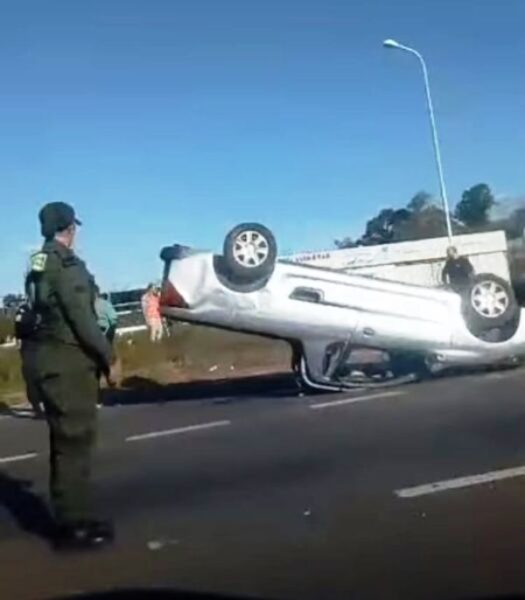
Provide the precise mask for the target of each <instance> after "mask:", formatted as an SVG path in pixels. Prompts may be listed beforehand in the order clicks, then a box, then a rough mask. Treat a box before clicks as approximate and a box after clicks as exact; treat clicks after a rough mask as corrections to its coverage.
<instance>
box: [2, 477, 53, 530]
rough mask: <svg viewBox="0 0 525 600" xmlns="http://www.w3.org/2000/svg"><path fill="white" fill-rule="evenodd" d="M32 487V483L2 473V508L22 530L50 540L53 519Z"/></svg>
mask: <svg viewBox="0 0 525 600" xmlns="http://www.w3.org/2000/svg"><path fill="white" fill-rule="evenodd" d="M31 486H32V483H31V482H30V481H26V480H23V479H15V478H13V477H11V476H10V475H7V474H5V473H0V507H4V508H5V509H6V510H7V511H8V512H9V514H10V515H11V517H12V518H13V520H14V521H15V522H16V523H17V525H18V526H19V527H20V529H22V530H23V531H26V532H27V533H30V534H32V535H34V536H37V537H40V538H43V539H45V540H49V539H50V537H51V535H52V533H53V517H52V515H51V513H50V512H49V509H48V507H47V504H46V503H45V502H44V500H43V499H42V498H41V497H40V496H39V495H38V494H35V493H34V492H33V491H32V490H31Z"/></svg>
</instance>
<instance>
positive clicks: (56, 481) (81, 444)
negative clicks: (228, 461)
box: [26, 202, 114, 550]
mask: <svg viewBox="0 0 525 600" xmlns="http://www.w3.org/2000/svg"><path fill="white" fill-rule="evenodd" d="M39 217H40V224H41V230H42V235H43V237H44V238H45V243H44V245H43V247H42V251H41V252H39V253H37V254H35V255H33V256H32V258H31V271H30V273H29V275H28V281H27V284H26V287H27V288H28V289H31V290H32V292H31V296H32V307H33V310H34V311H35V313H36V315H37V318H36V319H35V322H36V325H35V332H34V333H33V335H32V336H31V337H32V340H34V341H35V344H36V353H35V357H34V365H33V366H34V368H33V369H31V373H30V375H29V377H30V378H31V382H30V383H31V384H32V385H33V386H34V388H35V389H36V390H37V393H38V395H39V396H40V400H41V401H42V403H43V405H44V407H45V411H46V418H47V422H48V426H49V441H50V494H51V500H52V505H53V508H54V513H55V518H56V523H57V528H56V538H55V544H56V546H57V548H58V549H61V550H68V549H90V548H96V547H100V546H102V545H104V544H106V543H108V542H110V541H112V539H113V536H114V534H113V528H112V526H111V524H110V523H106V522H103V521H98V520H95V519H93V515H92V513H91V503H90V467H91V452H92V449H93V446H94V442H95V434H96V413H97V410H96V406H97V401H98V396H99V391H100V390H99V377H100V374H101V373H102V374H104V375H105V376H106V377H107V378H108V382H109V383H110V384H113V383H114V381H113V375H114V371H113V369H112V366H111V365H112V363H113V358H112V350H111V347H110V345H109V344H108V342H107V340H106V338H105V337H104V335H103V334H102V333H101V331H100V329H99V327H98V325H97V319H96V316H95V310H94V284H93V278H92V277H91V275H90V273H89V272H88V270H87V269H86V266H85V264H84V263H83V262H82V261H81V260H80V259H79V258H78V257H77V256H76V255H75V253H74V252H73V246H74V242H75V237H76V232H77V227H78V226H79V225H80V224H81V223H80V221H78V219H77V218H76V216H75V211H74V210H73V208H72V207H71V206H69V205H68V204H64V203H61V202H54V203H51V204H47V205H46V206H44V207H43V208H42V210H41V211H40V215H39Z"/></svg>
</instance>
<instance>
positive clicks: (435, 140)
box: [383, 40, 452, 243]
mask: <svg viewBox="0 0 525 600" xmlns="http://www.w3.org/2000/svg"><path fill="white" fill-rule="evenodd" d="M383 46H385V48H394V49H396V50H403V51H404V52H408V53H409V54H413V55H414V56H415V57H416V58H417V59H418V60H419V64H420V65H421V69H422V71H423V79H424V82H425V92H426V96H427V106H428V114H429V118H430V128H431V130H432V142H433V145H434V155H435V157H436V167H437V173H438V178H439V189H440V193H441V202H442V204H443V211H444V213H445V220H446V224H447V235H448V239H449V242H450V243H451V242H452V222H451V219H450V208H449V204H448V196H447V187H446V185H445V177H444V175H443V163H442V161H441V149H440V147H439V137H438V133H437V126H436V118H435V115H434V104H433V102H432V95H431V93H430V81H429V78H428V70H427V65H426V63H425V59H424V58H423V56H422V54H421V53H419V52H418V51H417V50H414V48H410V47H408V46H404V45H403V44H400V43H399V42H396V41H395V40H385V41H384V42H383Z"/></svg>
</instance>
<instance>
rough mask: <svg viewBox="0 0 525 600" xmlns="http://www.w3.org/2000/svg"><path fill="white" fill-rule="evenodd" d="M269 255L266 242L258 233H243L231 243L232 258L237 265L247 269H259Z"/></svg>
mask: <svg viewBox="0 0 525 600" xmlns="http://www.w3.org/2000/svg"><path fill="white" fill-rule="evenodd" d="M269 253H270V246H269V244H268V240H267V239H266V238H265V237H264V236H263V235H262V234H261V233H259V232H258V231H243V232H242V233H240V234H239V235H238V236H237V237H236V238H235V241H234V243H233V256H234V258H235V260H236V261H237V263H238V264H240V265H242V266H243V267H247V268H249V269H254V268H256V267H260V266H261V265H262V264H264V262H265V261H266V259H267V258H268V255H269Z"/></svg>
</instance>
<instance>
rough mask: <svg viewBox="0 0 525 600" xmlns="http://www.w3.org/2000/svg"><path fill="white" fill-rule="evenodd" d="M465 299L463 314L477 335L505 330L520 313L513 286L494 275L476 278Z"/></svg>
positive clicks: (464, 294) (481, 275)
mask: <svg viewBox="0 0 525 600" xmlns="http://www.w3.org/2000/svg"><path fill="white" fill-rule="evenodd" d="M462 296H463V315H464V317H465V321H466V323H467V325H468V327H469V329H470V330H471V331H472V333H474V334H475V335H477V334H482V333H484V332H486V331H487V330H491V329H495V328H497V327H502V326H503V325H505V324H507V323H509V322H510V321H512V320H514V319H516V317H517V314H518V311H519V307H518V303H517V302H516V298H515V296H514V292H513V291H512V287H511V286H510V284H509V283H508V282H507V281H505V280H504V279H502V278H501V277H498V276H497V275H493V274H492V273H480V274H479V275H476V276H474V277H473V279H472V281H471V282H469V285H468V286H467V288H466V289H465V291H464V293H463V294H462Z"/></svg>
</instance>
